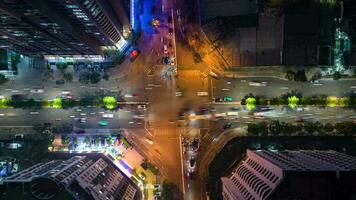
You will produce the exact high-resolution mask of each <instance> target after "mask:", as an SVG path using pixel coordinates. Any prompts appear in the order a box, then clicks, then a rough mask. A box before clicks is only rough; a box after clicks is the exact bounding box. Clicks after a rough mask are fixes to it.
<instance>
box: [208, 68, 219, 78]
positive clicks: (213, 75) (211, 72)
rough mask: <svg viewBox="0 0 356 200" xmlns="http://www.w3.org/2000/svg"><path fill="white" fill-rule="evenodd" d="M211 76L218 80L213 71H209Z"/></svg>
mask: <svg viewBox="0 0 356 200" xmlns="http://www.w3.org/2000/svg"><path fill="white" fill-rule="evenodd" d="M209 75H210V76H211V77H213V78H215V79H218V75H217V74H216V73H214V72H213V71H211V70H210V71H209Z"/></svg>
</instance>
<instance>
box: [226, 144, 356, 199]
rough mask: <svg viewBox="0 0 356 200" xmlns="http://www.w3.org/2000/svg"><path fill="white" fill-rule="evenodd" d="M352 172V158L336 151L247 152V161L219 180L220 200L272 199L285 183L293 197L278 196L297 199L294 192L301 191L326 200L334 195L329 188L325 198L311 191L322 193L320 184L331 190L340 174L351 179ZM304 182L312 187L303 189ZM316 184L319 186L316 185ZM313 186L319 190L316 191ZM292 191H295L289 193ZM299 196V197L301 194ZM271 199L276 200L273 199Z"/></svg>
mask: <svg viewBox="0 0 356 200" xmlns="http://www.w3.org/2000/svg"><path fill="white" fill-rule="evenodd" d="M355 169H356V158H355V157H353V156H349V155H346V154H342V153H339V152H336V151H304V150H303V151H281V152H278V151H273V152H272V151H266V150H261V151H251V150H247V157H246V159H245V160H244V161H242V162H241V163H240V164H239V165H238V166H237V167H236V168H235V169H234V170H233V171H232V172H231V174H230V175H229V176H228V177H222V178H221V180H222V185H223V193H222V196H223V199H224V200H245V199H246V200H252V199H254V200H262V199H271V196H272V195H274V192H275V191H276V190H277V189H279V187H281V185H283V184H285V182H288V184H289V185H288V187H289V188H288V189H289V190H294V193H293V192H291V191H287V190H283V189H280V190H279V191H278V194H281V195H282V194H283V195H285V196H287V195H288V197H290V196H293V195H296V194H295V193H297V191H304V192H305V193H308V192H309V193H313V195H316V196H315V197H314V199H318V198H317V197H320V199H328V197H329V196H331V195H332V194H334V193H337V191H333V188H332V187H331V188H332V189H331V190H330V191H324V193H325V194H319V193H318V191H313V190H321V189H320V188H322V187H324V186H323V185H322V184H323V182H324V183H325V184H326V185H325V187H326V188H328V187H330V185H331V186H333V184H334V183H333V182H334V181H335V180H340V176H341V174H342V173H344V172H345V173H350V174H352V175H354V172H353V171H354V170H355ZM349 177H351V176H349ZM334 179H335V180H334ZM286 180H288V181H286ZM321 180H323V181H321ZM343 180H344V179H343ZM345 180H346V179H345ZM303 181H304V183H314V185H313V184H311V185H312V187H309V188H307V187H305V186H303ZM295 182H296V183H295ZM319 182H320V183H321V184H315V183H319ZM338 182H340V181H338ZM292 183H293V184H292ZM327 184H329V185H327ZM306 185H307V184H306ZM315 185H317V186H320V187H319V188H316V187H317V186H315ZM292 187H297V188H293V189H292ZM346 188H347V187H346ZM329 192H330V194H329ZM299 195H300V196H302V195H303V193H301V194H299ZM318 195H319V196H318ZM323 195H324V196H323ZM322 196H323V197H322ZM273 199H277V197H276V196H274V197H273Z"/></svg>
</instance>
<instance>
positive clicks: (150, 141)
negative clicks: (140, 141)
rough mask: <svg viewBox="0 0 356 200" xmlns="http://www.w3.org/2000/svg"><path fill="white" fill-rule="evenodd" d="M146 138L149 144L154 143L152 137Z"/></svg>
mask: <svg viewBox="0 0 356 200" xmlns="http://www.w3.org/2000/svg"><path fill="white" fill-rule="evenodd" d="M145 140H146V142H147V143H148V144H150V145H152V144H153V141H152V140H151V139H149V138H147V137H146V139H145Z"/></svg>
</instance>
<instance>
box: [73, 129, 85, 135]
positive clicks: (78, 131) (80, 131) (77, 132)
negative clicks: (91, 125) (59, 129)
mask: <svg viewBox="0 0 356 200" xmlns="http://www.w3.org/2000/svg"><path fill="white" fill-rule="evenodd" d="M74 133H76V134H84V133H85V130H82V129H78V130H75V131H74Z"/></svg>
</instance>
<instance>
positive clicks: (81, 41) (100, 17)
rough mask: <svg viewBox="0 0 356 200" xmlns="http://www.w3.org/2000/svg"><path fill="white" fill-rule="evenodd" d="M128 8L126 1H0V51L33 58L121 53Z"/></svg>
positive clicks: (123, 44) (127, 20)
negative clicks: (109, 50)
mask: <svg viewBox="0 0 356 200" xmlns="http://www.w3.org/2000/svg"><path fill="white" fill-rule="evenodd" d="M130 5H131V2H130V1H128V0H121V1H120V0H118V1H114V0H65V1H63V0H47V1H37V0H29V1H24V0H0V48H2V49H11V50H13V51H16V52H18V53H21V54H23V55H27V56H35V57H42V56H43V55H102V51H103V47H116V48H118V49H119V50H124V49H125V48H126V47H127V46H128V43H127V42H126V38H127V37H129V36H130V33H131V25H130V19H131V17H130Z"/></svg>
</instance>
